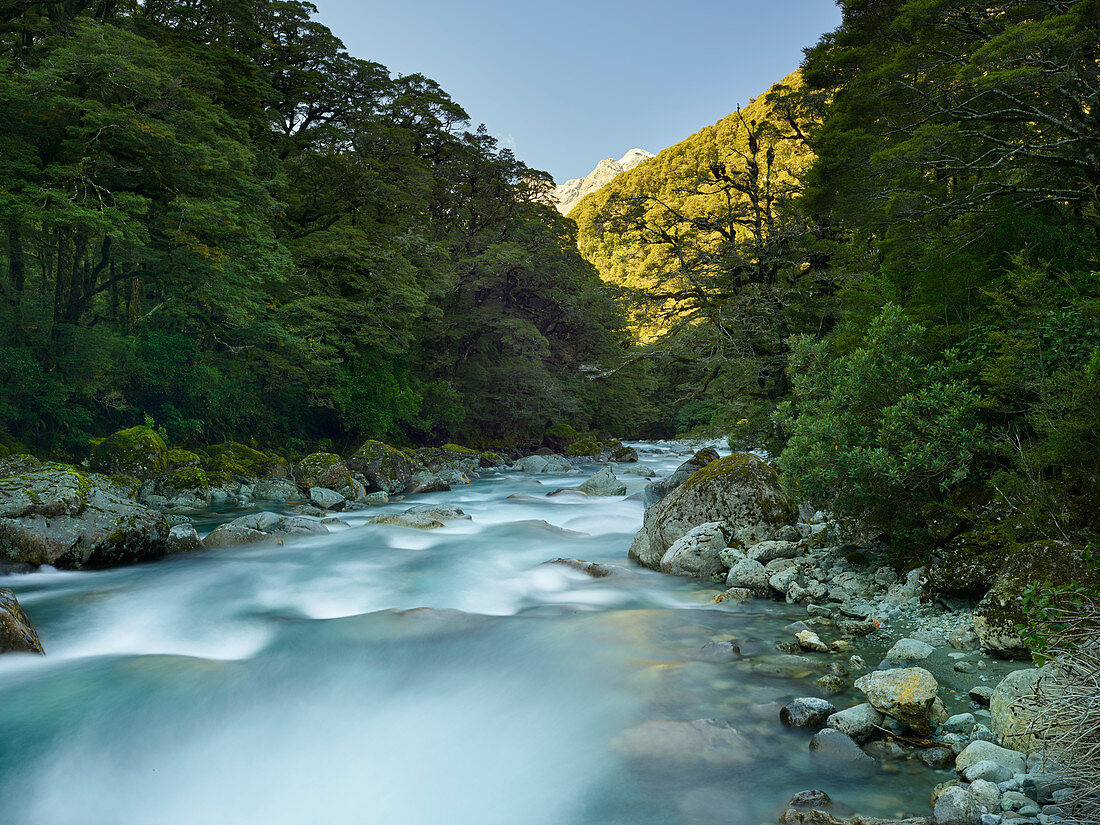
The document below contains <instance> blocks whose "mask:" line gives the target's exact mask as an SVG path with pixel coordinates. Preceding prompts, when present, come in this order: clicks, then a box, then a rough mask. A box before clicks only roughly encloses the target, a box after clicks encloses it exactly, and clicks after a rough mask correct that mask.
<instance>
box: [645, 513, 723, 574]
mask: <svg viewBox="0 0 1100 825" xmlns="http://www.w3.org/2000/svg"><path fill="white" fill-rule="evenodd" d="M728 543H729V542H728V541H727V540H726V533H725V530H724V529H723V527H722V524H721V522H717V521H712V522H708V523H706V524H700V525H699V526H698V527H696V528H695V529H694V530H692V531H691V532H689V533H688V534H687V535H685V536H683V537H681V538H679V539H677V540H676V541H675V542H673V544H672V546H671V547H669V548H668V551H667V552H666V553H665V554H664V556H662V557H661V572H662V573H670V574H672V575H674V576H694V577H696V578H700V579H709V580H713V581H722V580H724V579H725V578H726V565H725V564H724V563H723V562H722V559H721V558H720V554H721V552H722V551H723V550H725V549H726V545H727V544H728Z"/></svg>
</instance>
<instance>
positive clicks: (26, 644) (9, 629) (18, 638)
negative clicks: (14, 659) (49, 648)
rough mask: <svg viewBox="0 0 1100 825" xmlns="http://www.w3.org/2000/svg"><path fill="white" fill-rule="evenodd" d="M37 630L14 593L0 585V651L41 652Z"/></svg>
mask: <svg viewBox="0 0 1100 825" xmlns="http://www.w3.org/2000/svg"><path fill="white" fill-rule="evenodd" d="M43 652H44V651H43V650H42V642H40V641H39V640H38V631H37V630H35V629H34V625H33V624H31V620H30V619H28V618H27V614H26V613H25V612H24V611H23V608H22V606H20V604H19V601H18V600H17V599H16V598H15V594H14V593H12V592H11V591H10V590H8V589H7V588H6V587H0V653H43Z"/></svg>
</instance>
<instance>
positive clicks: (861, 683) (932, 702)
mask: <svg viewBox="0 0 1100 825" xmlns="http://www.w3.org/2000/svg"><path fill="white" fill-rule="evenodd" d="M856 688H857V689H858V690H860V691H861V692H862V693H863V694H864V695H865V696H866V697H867V701H868V702H870V703H871V704H872V705H873V706H874V708H875V710H877V711H878V712H879V713H883V714H885V715H886V716H890V717H892V718H894V719H897V720H898V721H899V722H901V723H902V724H904V725H908V726H909V727H910V728H912V729H913V730H915V731H916V732H917V733H920V734H924V735H927V734H928V733H930V732H931V730H932V728H934V727H935V726H936V725H938V724H940V723H941V722H943V721H944V720H946V719H947V712H946V710H944V707H943V702H941V701H940V699H939V697H938V696H937V691H938V689H939V684H938V683H937V682H936V677H935V676H933V675H932V674H931V673H929V672H928V671H927V670H925V669H924V668H920V667H907V668H892V669H890V670H876V671H874V672H872V673H868V674H867V675H866V676H862V677H860V678H859V679H857V680H856Z"/></svg>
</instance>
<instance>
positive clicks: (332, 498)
mask: <svg viewBox="0 0 1100 825" xmlns="http://www.w3.org/2000/svg"><path fill="white" fill-rule="evenodd" d="M309 500H310V502H312V503H313V504H314V505H316V506H317V507H320V508H321V509H322V510H338V509H340V508H341V507H343V506H344V500H345V499H344V497H343V496H342V495H340V494H339V493H338V492H336V491H335V490H329V489H328V488H327V487H310V488H309Z"/></svg>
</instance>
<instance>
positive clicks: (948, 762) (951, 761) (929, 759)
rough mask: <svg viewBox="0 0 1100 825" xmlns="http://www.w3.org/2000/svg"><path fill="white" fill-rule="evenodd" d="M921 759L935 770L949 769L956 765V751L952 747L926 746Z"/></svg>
mask: <svg viewBox="0 0 1100 825" xmlns="http://www.w3.org/2000/svg"><path fill="white" fill-rule="evenodd" d="M920 761H921V762H923V763H924V764H925V765H927V766H928V767H930V768H933V769H934V770H938V771H945V770H949V769H950V768H952V767H954V765H955V752H954V751H953V750H951V748H926V749H925V750H923V751H921V754H920Z"/></svg>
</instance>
